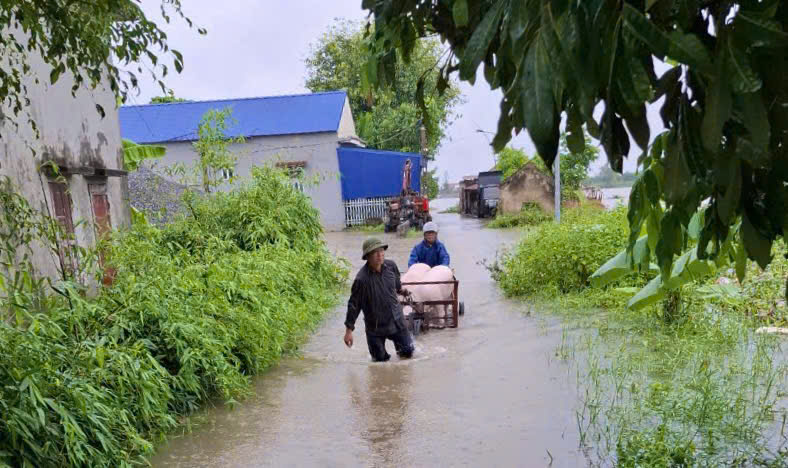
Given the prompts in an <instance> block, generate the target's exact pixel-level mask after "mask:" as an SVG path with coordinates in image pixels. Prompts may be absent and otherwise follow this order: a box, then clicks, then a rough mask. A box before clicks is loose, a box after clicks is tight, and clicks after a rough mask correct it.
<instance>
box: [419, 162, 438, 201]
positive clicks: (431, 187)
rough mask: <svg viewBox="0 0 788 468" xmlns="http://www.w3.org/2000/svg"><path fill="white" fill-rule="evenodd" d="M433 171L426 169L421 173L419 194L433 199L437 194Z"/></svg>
mask: <svg viewBox="0 0 788 468" xmlns="http://www.w3.org/2000/svg"><path fill="white" fill-rule="evenodd" d="M435 171H437V169H433V170H431V171H426V172H422V173H421V194H422V195H424V196H425V197H427V198H429V199H431V200H432V199H434V198H436V197H437V196H438V192H439V187H438V178H437V177H435Z"/></svg>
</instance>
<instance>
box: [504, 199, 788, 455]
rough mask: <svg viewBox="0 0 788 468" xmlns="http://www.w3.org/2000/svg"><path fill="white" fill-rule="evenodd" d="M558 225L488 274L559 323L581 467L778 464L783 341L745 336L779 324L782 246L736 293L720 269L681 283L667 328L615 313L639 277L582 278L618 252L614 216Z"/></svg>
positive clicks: (786, 439) (656, 319) (787, 392)
mask: <svg viewBox="0 0 788 468" xmlns="http://www.w3.org/2000/svg"><path fill="white" fill-rule="evenodd" d="M564 222H565V225H563V226H556V225H554V224H552V223H550V224H545V225H543V226H540V227H537V228H536V229H532V230H531V231H529V233H528V234H527V235H526V237H525V238H524V239H523V241H522V242H521V243H520V244H519V245H518V246H517V247H516V248H514V249H513V250H512V251H511V252H509V253H508V254H506V255H505V256H504V257H503V258H502V259H499V261H498V263H497V264H495V265H493V266H492V267H491V269H492V272H493V275H494V277H495V278H496V280H497V281H498V283H499V285H500V286H501V288H502V289H503V290H504V292H505V293H507V294H508V295H510V296H514V297H521V298H524V299H528V300H529V301H532V302H535V303H536V304H537V305H538V306H539V307H538V309H541V310H542V311H544V312H545V313H547V314H550V315H554V316H557V317H559V318H560V319H562V320H563V321H564V322H565V331H564V336H563V339H562V341H561V345H559V347H558V348H557V350H556V355H557V356H558V357H559V358H562V359H565V360H566V361H567V363H568V364H569V365H570V366H572V368H573V369H574V370H575V372H576V380H577V385H578V396H579V400H578V402H577V407H576V408H577V409H576V422H577V432H578V435H579V439H580V442H581V446H582V449H583V451H584V452H585V453H586V454H587V456H588V458H589V461H590V462H591V464H592V465H596V466H623V467H636V466H637V467H682V466H704V467H705V466H709V467H711V466H786V463H788V427H786V418H787V417H788V353H787V352H786V344H785V342H784V341H780V339H778V338H775V337H773V336H768V335H759V334H756V333H755V332H754V331H755V329H756V328H757V327H758V326H760V325H761V324H764V323H775V324H784V323H785V317H786V316H787V314H786V312H785V305H784V301H782V298H784V297H785V290H784V287H785V286H784V284H785V283H784V281H785V273H786V270H787V269H788V261H786V259H785V257H784V254H785V246H784V244H782V243H779V244H778V245H776V246H775V261H774V262H773V264H772V265H771V266H770V267H769V268H768V269H767V270H766V271H765V272H759V271H756V268H757V267H755V266H754V265H751V266H750V267H751V269H752V270H753V271H751V272H750V274H749V275H748V278H749V279H748V280H747V281H746V282H745V283H744V284H743V285H742V286H741V287H740V288H738V287H734V286H735V284H731V282H734V283H735V280H733V279H732V277H733V276H734V274H733V272H730V271H721V272H719V273H718V274H717V275H716V276H713V277H711V278H703V279H701V280H699V282H698V283H696V284H691V285H687V286H685V287H684V288H683V290H682V291H681V294H680V297H681V301H680V303H679V307H680V313H679V314H678V315H677V319H676V320H674V321H672V322H666V321H665V320H663V319H662V318H661V316H660V314H661V310H662V309H661V308H660V307H659V305H655V306H652V307H651V308H649V309H646V310H643V311H639V312H634V311H631V310H628V309H626V307H625V304H626V301H627V299H628V298H629V297H630V296H631V295H632V293H633V291H634V290H637V288H639V287H640V286H642V285H643V284H644V281H645V280H646V279H647V278H644V277H640V276H630V277H627V278H624V279H623V280H620V281H619V282H618V283H617V284H615V285H613V286H611V287H608V288H605V289H592V288H590V287H589V286H588V283H587V281H586V280H587V276H586V273H587V272H589V271H593V270H594V269H595V268H596V267H598V266H599V265H601V262H604V261H606V260H607V259H608V258H609V257H610V256H612V255H613V254H615V253H616V252H618V251H619V250H620V249H622V248H623V246H624V245H625V243H626V236H627V234H628V231H627V229H626V218H625V216H624V212H623V211H621V210H617V211H614V212H611V213H604V214H594V213H592V212H583V211H579V212H574V213H573V214H572V215H570V216H567V217H565V220H564ZM719 278H724V279H719ZM718 283H719V284H718ZM725 285H729V286H725ZM723 286H725V287H723Z"/></svg>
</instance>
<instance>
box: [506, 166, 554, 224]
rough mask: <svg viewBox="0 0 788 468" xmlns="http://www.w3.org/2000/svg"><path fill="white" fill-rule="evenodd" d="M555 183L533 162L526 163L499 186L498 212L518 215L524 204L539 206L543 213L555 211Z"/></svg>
mask: <svg viewBox="0 0 788 468" xmlns="http://www.w3.org/2000/svg"><path fill="white" fill-rule="evenodd" d="M554 193H555V182H554V181H553V178H552V177H550V176H549V175H548V174H545V173H544V172H542V171H541V170H539V168H538V167H537V166H536V164H534V163H533V162H529V163H526V164H525V165H524V166H523V167H521V168H520V169H518V170H517V172H515V173H514V174H512V175H511V176H510V177H509V178H508V179H506V180H505V181H504V182H503V183H502V184H501V201H500V205H499V208H498V209H499V212H501V213H507V214H510V213H519V212H520V210H521V209H522V207H523V205H524V204H526V203H534V204H536V205H539V206H540V207H541V208H542V209H543V210H545V212H547V213H552V212H553V211H554V210H555V198H554Z"/></svg>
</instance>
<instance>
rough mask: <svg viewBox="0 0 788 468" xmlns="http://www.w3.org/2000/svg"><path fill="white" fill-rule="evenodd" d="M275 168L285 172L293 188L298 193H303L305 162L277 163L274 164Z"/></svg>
mask: <svg viewBox="0 0 788 468" xmlns="http://www.w3.org/2000/svg"><path fill="white" fill-rule="evenodd" d="M276 167H278V168H281V169H285V170H287V172H288V174H289V175H290V181H291V184H292V186H293V188H295V189H296V190H298V191H299V192H302V193H303V192H304V171H305V170H306V161H288V162H279V163H276Z"/></svg>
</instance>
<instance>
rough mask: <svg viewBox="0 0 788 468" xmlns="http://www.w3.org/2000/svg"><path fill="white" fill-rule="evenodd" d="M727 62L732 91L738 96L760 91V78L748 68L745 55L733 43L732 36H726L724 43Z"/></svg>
mask: <svg viewBox="0 0 788 468" xmlns="http://www.w3.org/2000/svg"><path fill="white" fill-rule="evenodd" d="M725 45H726V48H725V51H726V55H727V57H726V58H727V60H726V62H725V65H726V71H727V74H728V76H729V77H730V82H731V87H732V88H733V91H734V92H736V93H740V94H747V93H754V92H755V91H758V90H759V89H761V85H762V84H763V83H762V82H761V79H760V77H758V75H756V74H755V71H753V69H752V67H751V66H750V60H749V59H748V58H747V55H746V54H745V53H744V52H743V51H742V50H741V49H739V48H738V47H736V45H735V44H734V43H733V36H728V40H727V41H725Z"/></svg>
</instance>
